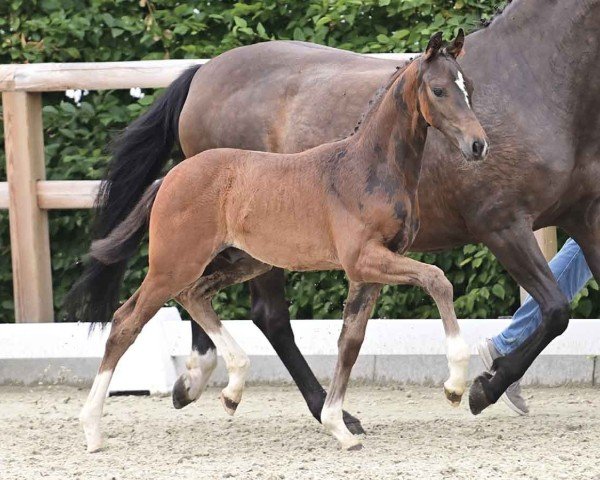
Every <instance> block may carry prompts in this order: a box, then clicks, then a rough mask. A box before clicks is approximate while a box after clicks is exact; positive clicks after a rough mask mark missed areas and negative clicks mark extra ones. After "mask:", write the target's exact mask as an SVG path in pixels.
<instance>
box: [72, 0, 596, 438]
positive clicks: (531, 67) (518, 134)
mask: <svg viewBox="0 0 600 480" xmlns="http://www.w3.org/2000/svg"><path fill="white" fill-rule="evenodd" d="M599 43H600V0H583V1H582V0H560V1H559V0H514V1H513V2H512V3H511V4H510V5H509V6H508V7H507V8H506V9H505V11H504V12H503V13H502V15H500V16H498V17H496V18H495V19H494V20H493V21H492V22H491V24H490V25H489V26H487V27H486V28H484V29H481V30H479V31H477V32H475V33H473V34H471V35H468V36H467V38H466V47H465V50H466V51H465V52H464V55H463V57H462V58H461V60H460V61H461V65H462V66H463V68H464V70H465V72H466V73H467V74H468V75H469V77H470V78H471V79H472V80H473V81H474V82H475V83H476V84H477V91H476V92H474V95H473V99H472V100H473V108H474V110H475V112H476V114H477V115H478V118H479V120H480V121H481V123H482V125H483V126H484V128H485V130H486V132H487V134H488V136H489V138H490V143H491V145H492V148H491V153H490V161H487V162H485V163H484V164H481V165H473V164H466V163H465V162H464V161H463V160H462V158H461V155H460V153H459V152H458V151H457V150H456V149H455V148H454V147H453V146H452V145H451V144H450V143H449V142H448V141H447V140H446V139H445V138H444V137H443V136H442V135H439V134H437V133H436V132H432V133H431V134H430V135H429V136H428V141H427V145H426V147H425V153H424V160H423V171H422V176H421V187H422V190H421V191H423V192H427V195H422V196H420V198H419V205H420V217H421V227H420V229H419V233H418V235H417V238H416V239H415V241H414V243H413V244H412V246H411V250H413V251H430V250H440V249H446V248H451V247H455V246H459V245H463V244H465V243H471V242H483V243H484V244H485V245H487V246H488V247H489V248H490V250H491V251H492V252H493V253H494V254H495V255H496V257H497V258H498V259H499V261H500V262H501V263H502V264H503V265H504V267H506V269H507V270H508V272H509V273H510V274H511V276H512V277H513V278H514V279H515V280H516V281H517V282H518V283H519V284H520V285H522V286H523V287H524V288H525V289H526V290H527V291H528V292H529V293H530V294H531V295H532V296H533V298H535V299H536V300H537V301H538V303H539V304H540V306H541V308H542V312H543V322H542V324H541V325H540V327H539V328H538V330H537V331H536V332H535V333H534V334H533V335H532V336H531V338H530V339H528V341H527V342H526V343H525V344H524V345H523V346H522V347H521V348H519V349H517V350H516V351H515V352H513V353H511V354H510V355H509V356H507V357H504V358H500V359H499V360H498V361H497V362H496V371H495V375H494V376H493V377H492V378H491V379H488V378H485V377H481V376H480V377H478V379H477V380H476V382H475V383H474V386H473V387H472V388H473V400H474V401H473V403H472V404H471V408H472V410H473V412H475V413H477V412H479V411H481V410H482V409H483V408H485V407H486V406H488V405H489V404H490V403H494V402H495V401H496V400H497V399H498V398H500V396H501V394H502V392H503V391H504V390H505V389H506V388H507V387H508V385H510V384H511V383H512V382H513V381H514V380H516V379H518V378H520V377H521V376H522V375H523V373H524V372H525V371H526V370H527V368H528V367H529V365H531V363H532V362H533V360H534V359H535V358H536V357H537V355H538V354H539V353H540V352H541V351H542V350H543V349H544V348H545V346H546V345H547V344H548V343H549V342H550V341H551V340H552V339H553V338H555V337H556V336H557V335H559V334H560V333H562V331H564V329H565V328H566V327H567V324H568V318H569V314H568V302H567V300H566V298H565V297H564V295H563V294H562V293H561V292H560V290H559V288H558V286H557V284H556V281H555V280H554V278H553V276H552V273H551V272H550V270H549V268H548V266H547V264H546V261H545V259H544V257H543V255H542V252H541V251H540V249H539V247H538V245H537V242H536V241H535V237H534V236H533V229H537V228H541V227H544V226H548V225H558V226H560V227H562V228H563V229H565V230H566V231H567V232H568V233H569V234H570V235H571V236H573V237H574V238H575V239H576V240H577V242H578V243H579V245H581V247H582V248H583V251H584V253H585V256H586V260H587V262H588V264H589V265H590V268H591V270H592V272H593V273H594V276H595V277H596V279H600V242H599V241H598V240H599V239H600V181H599V180H600V162H599V159H600V139H599V135H598V132H599V131H600V116H599V115H598V112H599V111H600V82H597V81H594V79H597V78H600V59H599V55H600V45H599ZM396 65H397V63H396V62H394V61H391V60H384V59H375V58H370V57H365V56H362V55H357V54H353V53H350V52H346V51H341V50H336V49H331V48H326V47H322V46H318V45H312V44H307V43H300V42H267V43H262V44H258V45H253V46H248V47H241V48H238V49H235V50H232V51H230V52H227V53H225V54H223V55H221V56H220V57H217V58H215V59H213V60H211V61H210V62H209V63H208V64H206V65H204V66H203V67H202V68H200V69H198V68H196V69H193V70H190V71H188V72H186V73H185V74H183V75H182V76H181V77H180V78H179V79H178V80H176V81H175V82H173V84H172V85H171V87H169V89H168V90H167V91H166V92H165V94H164V95H163V96H162V97H161V98H160V99H159V100H157V101H156V102H155V105H154V106H153V107H152V108H151V109H150V110H149V111H148V112H147V113H146V114H145V115H144V116H142V117H140V118H139V119H138V120H136V121H135V122H133V124H132V125H130V126H129V127H128V128H127V130H126V131H125V133H124V135H123V137H122V139H121V142H120V143H119V144H118V145H117V148H116V150H115V152H114V158H113V162H112V164H111V166H110V170H109V173H108V176H107V182H106V183H105V184H104V192H103V195H102V196H101V197H100V200H101V209H100V211H99V212H98V220H97V228H96V232H95V236H96V238H103V237H105V236H106V235H108V234H109V233H110V232H111V231H112V230H113V229H114V228H115V227H116V225H118V223H119V222H120V221H121V220H123V218H125V216H126V215H127V214H128V213H129V212H130V211H131V209H132V208H133V207H134V206H135V205H136V203H137V202H138V200H139V199H140V198H141V196H142V194H143V192H144V190H145V188H146V187H147V186H148V185H149V184H150V183H151V182H152V181H153V180H154V179H156V178H157V177H158V176H159V175H160V171H161V169H162V167H163V166H164V164H165V163H166V161H167V159H168V156H169V152H170V150H171V147H172V146H173V144H174V142H175V141H179V143H180V145H181V146H182V148H183V151H184V153H185V155H186V156H191V155H194V154H197V153H198V152H201V151H203V150H206V149H208V148H214V147H235V148H246V149H253V150H263V151H273V152H299V151H303V150H306V149H308V148H310V147H313V146H316V145H320V144H322V143H324V142H327V141H331V140H334V139H338V138H342V137H344V136H345V135H347V133H348V132H349V131H351V130H352V128H353V127H354V126H355V125H356V121H357V119H358V118H359V117H360V115H361V113H362V112H364V110H365V108H366V106H367V104H368V102H369V99H371V98H372V97H373V96H374V94H375V92H376V90H377V88H378V87H379V86H380V85H382V84H383V83H384V81H385V79H386V78H388V77H389V75H390V74H391V73H392V72H393V71H394V68H395V67H396ZM331 112H335V114H332V113H331ZM431 192H435V194H432V193H431ZM142 232H143V229H141V230H140V234H139V235H140V236H141V235H142ZM136 241H137V239H132V242H131V243H132V251H135V248H134V244H135V243H136ZM238 257H239V255H238V254H237V253H236V252H234V251H233V250H226V251H225V252H223V253H222V254H221V255H220V256H219V257H217V258H216V259H215V261H214V262H213V265H211V266H209V271H212V270H214V271H217V270H218V271H220V272H224V273H222V274H221V275H223V276H227V271H228V270H227V269H235V268H236V267H235V263H236V262H235V261H234V260H235V259H236V258H238ZM124 265H125V261H122V262H121V263H118V264H115V265H108V266H107V265H103V264H101V263H100V262H98V261H92V262H91V263H90V265H89V266H88V268H87V270H86V272H85V273H84V276H83V277H82V279H81V281H80V282H79V284H78V285H77V286H76V288H75V289H74V290H73V294H72V295H71V300H72V303H71V306H70V307H71V312H72V314H73V316H74V317H76V318H78V319H82V320H89V319H100V320H105V321H108V320H109V319H110V318H111V315H112V312H113V311H114V308H116V305H117V302H118V299H119V297H118V282H116V281H115V279H118V278H120V277H121V276H122V272H123V270H124ZM215 278H216V277H215ZM283 282H284V277H283V273H282V271H280V270H278V269H274V270H272V271H270V272H269V273H267V274H265V275H263V276H261V277H257V278H256V279H254V280H252V282H251V283H250V288H251V293H252V318H253V321H254V322H255V323H256V325H257V326H258V327H259V328H260V329H261V331H262V332H263V333H264V334H265V335H266V336H267V338H268V340H269V341H270V343H271V344H272V345H273V347H274V349H275V351H276V352H277V354H278V355H279V356H280V358H281V359H282V361H283V362H284V364H285V366H286V367H287V369H288V370H289V372H290V374H291V376H292V377H293V379H294V381H295V382H296V384H297V385H298V387H299V389H300V390H301V392H302V395H303V396H304V398H305V400H306V402H307V404H308V406H309V408H310V411H311V412H312V414H313V415H314V416H315V418H317V419H319V418H320V414H321V409H322V407H323V402H324V400H325V391H324V390H323V388H322V387H321V385H320V384H319V383H318V381H317V380H316V378H315V376H314V375H313V373H312V372H311V370H310V368H309V366H308V364H307V363H306V361H305V360H304V358H303V357H302V355H301V353H300V351H299V350H298V348H297V346H296V344H295V342H294V336H293V333H292V330H291V327H290V323H289V313H288V310H287V305H286V302H285V299H284V291H283ZM107 299H108V300H109V302H108V304H110V303H112V305H111V307H109V308H107V307H106V305H107V302H106V300H107ZM192 328H193V329H194V331H193V336H194V351H193V353H192V356H191V357H190V361H189V363H188V367H189V370H188V372H187V373H185V374H184V375H183V377H182V378H181V379H180V381H179V382H178V383H177V384H176V388H175V390H174V392H173V399H174V403H175V404H176V406H182V405H185V404H187V403H189V402H190V401H192V400H194V399H196V398H198V396H199V395H200V393H201V392H202V390H203V388H204V386H205V385H206V382H207V381H208V378H209V376H210V374H211V373H212V371H213V369H214V366H215V364H216V355H215V350H214V345H213V344H212V342H211V341H210V339H209V338H208V336H206V334H205V333H204V332H203V331H202V330H201V329H200V328H198V327H196V325H195V323H194V322H192ZM346 423H347V424H348V425H349V426H350V428H351V429H353V430H355V431H358V430H360V424H359V422H358V420H357V419H355V418H353V417H352V416H350V415H347V416H346Z"/></svg>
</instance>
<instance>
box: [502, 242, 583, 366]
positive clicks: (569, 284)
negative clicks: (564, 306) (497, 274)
mask: <svg viewBox="0 0 600 480" xmlns="http://www.w3.org/2000/svg"><path fill="white" fill-rule="evenodd" d="M549 266H550V270H551V271H552V274H553V275H554V277H555V278H556V281H557V283H558V286H559V288H560V289H561V291H562V292H563V293H564V294H565V296H566V297H567V299H568V300H569V301H571V300H573V298H574V297H575V295H577V294H578V293H579V292H580V291H581V289H582V288H583V287H585V285H586V283H587V282H588V281H589V280H590V279H591V278H592V272H591V271H590V269H589V267H588V264H587V263H586V261H585V257H584V255H583V251H582V250H581V248H580V247H579V245H577V243H576V242H575V241H574V240H573V239H571V238H569V239H568V240H567V241H566V243H565V244H564V246H563V247H562V248H561V249H560V251H559V252H558V253H557V254H556V255H555V256H554V258H553V259H552V260H551V261H550V263H549ZM541 321H542V315H541V311H540V306H539V305H538V303H537V302H536V301H535V300H534V299H533V298H532V297H531V296H528V297H527V298H526V299H525V302H524V303H523V305H521V307H520V308H519V309H518V310H517V311H516V312H515V314H514V315H513V318H512V321H511V323H510V325H509V326H508V327H507V328H506V329H505V330H504V331H503V332H501V333H500V334H499V335H497V336H495V337H493V338H492V342H493V344H494V347H495V348H496V350H497V351H498V353H500V354H501V355H503V356H504V355H507V354H509V353H510V352H512V351H513V350H514V349H515V348H517V347H518V346H519V345H520V344H521V343H523V341H524V340H525V339H526V338H527V337H529V336H530V335H531V334H532V333H533V331H534V330H535V329H536V328H537V327H538V325H539V324H540V322H541Z"/></svg>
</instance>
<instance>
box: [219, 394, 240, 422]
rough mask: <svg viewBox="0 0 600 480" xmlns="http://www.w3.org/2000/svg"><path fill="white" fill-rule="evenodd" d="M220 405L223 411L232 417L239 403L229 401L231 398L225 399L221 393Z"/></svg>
mask: <svg viewBox="0 0 600 480" xmlns="http://www.w3.org/2000/svg"><path fill="white" fill-rule="evenodd" d="M221 404H222V405H223V408H224V409H225V411H226V412H227V413H228V414H229V415H231V416H233V415H235V411H236V410H237V407H238V405H239V404H240V403H239V402H236V401H234V400H231V398H229V397H227V396H226V395H225V394H224V393H223V392H221Z"/></svg>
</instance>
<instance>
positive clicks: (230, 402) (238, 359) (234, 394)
mask: <svg viewBox="0 0 600 480" xmlns="http://www.w3.org/2000/svg"><path fill="white" fill-rule="evenodd" d="M207 333H208V334H209V336H210V338H211V340H212V341H213V343H214V344H215V346H216V347H217V349H218V350H219V352H221V355H222V356H223V360H225V365H227V372H228V373H229V383H228V384H227V386H226V387H225V388H224V389H223V391H222V392H221V402H222V403H223V407H224V408H225V411H226V412H227V413H228V414H229V415H233V414H234V413H235V410H236V409H237V407H238V405H239V403H240V401H241V400H242V394H243V393H244V385H245V383H246V376H247V374H248V369H249V368H250V359H249V358H248V355H246V352H244V350H242V348H241V347H240V346H239V345H238V344H237V342H236V341H235V340H234V338H233V337H232V336H231V334H230V333H229V332H228V331H227V330H226V329H225V327H223V326H221V327H220V328H219V331H218V332H210V333H209V332H207Z"/></svg>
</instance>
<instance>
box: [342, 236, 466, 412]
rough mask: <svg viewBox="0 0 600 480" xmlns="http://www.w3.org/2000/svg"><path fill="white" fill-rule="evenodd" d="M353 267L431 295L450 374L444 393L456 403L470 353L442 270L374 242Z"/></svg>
mask: <svg viewBox="0 0 600 480" xmlns="http://www.w3.org/2000/svg"><path fill="white" fill-rule="evenodd" d="M353 270H354V271H353V272H352V273H354V274H355V275H357V276H358V277H359V278H361V279H362V280H364V281H367V282H373V283H383V284H408V285H417V286H419V287H421V288H423V289H424V290H425V291H426V292H427V293H429V295H431V296H432V297H433V300H434V301H435V303H436V305H437V307H438V310H439V312H440V315H441V317H442V322H443V324H444V331H445V333H446V345H447V358H448V369H449V370H450V377H449V378H448V380H447V381H446V382H445V383H444V393H445V394H446V398H447V399H448V400H449V401H450V403H451V404H452V405H454V406H458V405H459V404H460V401H461V398H462V395H463V393H464V391H465V389H466V386H467V373H468V367H469V358H470V356H471V355H470V351H469V348H468V346H467V344H466V342H465V341H464V340H463V338H462V337H461V335H460V327H459V326H458V322H457V321H456V314H455V312H454V303H453V289H452V284H451V283H450V282H449V281H448V279H447V278H446V276H445V275H444V272H442V270H440V269H439V268H438V267H436V266H434V265H428V264H426V263H421V262H417V261H416V260H413V259H411V258H408V257H404V256H402V255H399V254H397V253H394V252H392V251H390V250H388V249H387V248H386V247H385V246H383V245H381V244H378V243H370V244H368V245H366V246H365V247H364V248H363V251H362V252H361V255H360V257H359V260H358V262H357V264H356V267H355V269H353Z"/></svg>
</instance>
